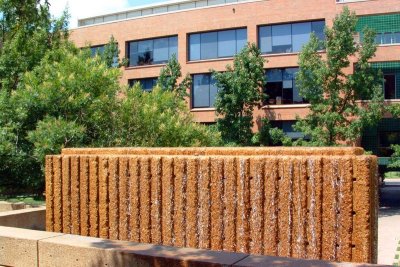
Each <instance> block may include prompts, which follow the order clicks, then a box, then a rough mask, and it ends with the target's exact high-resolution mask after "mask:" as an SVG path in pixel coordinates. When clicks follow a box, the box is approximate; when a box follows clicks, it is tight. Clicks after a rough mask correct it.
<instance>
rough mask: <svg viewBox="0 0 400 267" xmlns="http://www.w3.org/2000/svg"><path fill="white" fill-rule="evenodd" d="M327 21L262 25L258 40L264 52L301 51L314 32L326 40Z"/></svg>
mask: <svg viewBox="0 0 400 267" xmlns="http://www.w3.org/2000/svg"><path fill="white" fill-rule="evenodd" d="M324 28H325V21H323V20H321V21H312V22H301V23H289V24H279V25H270V26H261V27H259V29H258V42H259V47H260V49H261V52H262V53H264V54H277V53H291V52H299V51H300V50H301V49H302V47H303V45H305V44H306V43H308V41H309V40H310V35H311V33H312V32H314V34H315V35H316V36H317V37H318V38H319V39H320V40H324V38H325V35H324Z"/></svg>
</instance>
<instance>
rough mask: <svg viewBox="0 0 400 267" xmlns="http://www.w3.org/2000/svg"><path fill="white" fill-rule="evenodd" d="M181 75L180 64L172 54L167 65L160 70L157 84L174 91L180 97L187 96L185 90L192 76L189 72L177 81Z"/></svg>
mask: <svg viewBox="0 0 400 267" xmlns="http://www.w3.org/2000/svg"><path fill="white" fill-rule="evenodd" d="M181 77H182V71H181V65H180V64H179V62H178V59H177V58H176V55H175V54H174V55H172V57H171V59H170V60H169V61H168V63H167V65H166V66H165V67H163V68H162V69H161V71H160V76H159V77H158V80H157V85H158V86H159V87H160V88H161V89H163V90H166V91H171V92H173V91H174V92H176V93H177V94H178V95H179V96H180V97H181V98H184V97H186V96H187V92H186V90H187V89H188V88H190V86H191V85H192V78H191V77H190V75H189V74H187V75H186V76H185V78H184V79H183V80H182V81H181V82H180V83H178V80H179V79H180V78H181Z"/></svg>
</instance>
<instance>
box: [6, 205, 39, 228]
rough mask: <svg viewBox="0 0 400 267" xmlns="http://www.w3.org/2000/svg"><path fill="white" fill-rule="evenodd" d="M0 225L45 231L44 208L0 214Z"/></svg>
mask: <svg viewBox="0 0 400 267" xmlns="http://www.w3.org/2000/svg"><path fill="white" fill-rule="evenodd" d="M0 225H1V226H8V227H18V228H25V229H32V230H45V228H46V207H39V208H29V209H22V210H14V211H6V212H0Z"/></svg>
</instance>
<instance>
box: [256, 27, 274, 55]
mask: <svg viewBox="0 0 400 267" xmlns="http://www.w3.org/2000/svg"><path fill="white" fill-rule="evenodd" d="M259 42H260V49H261V52H263V53H271V52H272V28H271V26H265V27H260V28H259Z"/></svg>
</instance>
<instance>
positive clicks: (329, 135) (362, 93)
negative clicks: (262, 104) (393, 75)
mask: <svg viewBox="0 0 400 267" xmlns="http://www.w3.org/2000/svg"><path fill="white" fill-rule="evenodd" d="M356 24H357V17H356V15H355V13H353V12H350V11H349V9H348V8H344V9H343V12H342V13H341V14H339V15H338V16H337V17H336V18H335V20H334V22H333V27H332V28H326V29H325V40H324V41H322V42H321V41H319V40H318V39H317V38H316V36H314V35H313V36H312V37H311V40H310V42H309V43H308V44H307V45H305V46H304V48H303V50H302V52H301V53H300V56H299V67H300V70H299V74H298V76H297V84H298V86H299V91H300V95H301V96H303V97H304V98H305V99H307V100H308V101H309V103H310V113H309V114H308V115H307V116H306V117H305V118H304V119H299V120H298V122H297V123H296V126H295V129H296V130H298V131H301V132H303V133H304V134H305V135H306V136H308V137H309V138H310V139H311V140H310V142H306V143H307V144H311V145H320V146H332V145H337V144H340V143H344V142H354V141H356V140H357V139H358V138H359V137H360V136H361V133H362V131H363V129H365V128H366V127H369V126H373V125H376V124H377V123H378V121H379V120H380V118H381V116H382V112H383V93H382V76H381V75H380V74H379V73H377V72H376V71H375V70H374V69H372V68H371V66H370V64H369V60H370V59H372V58H373V57H374V56H375V51H376V45H375V44H374V36H375V34H374V33H373V32H372V31H371V30H368V29H364V31H363V33H362V43H361V44H358V43H355V41H354V36H355V34H356ZM322 47H323V48H325V49H326V56H323V55H322V54H321V53H320V50H321V48H322ZM352 58H355V62H356V63H355V65H354V66H352V65H351V62H352ZM352 67H354V73H353V74H347V72H348V69H349V68H352ZM360 100H367V101H360ZM302 141H303V143H304V140H302Z"/></svg>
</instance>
